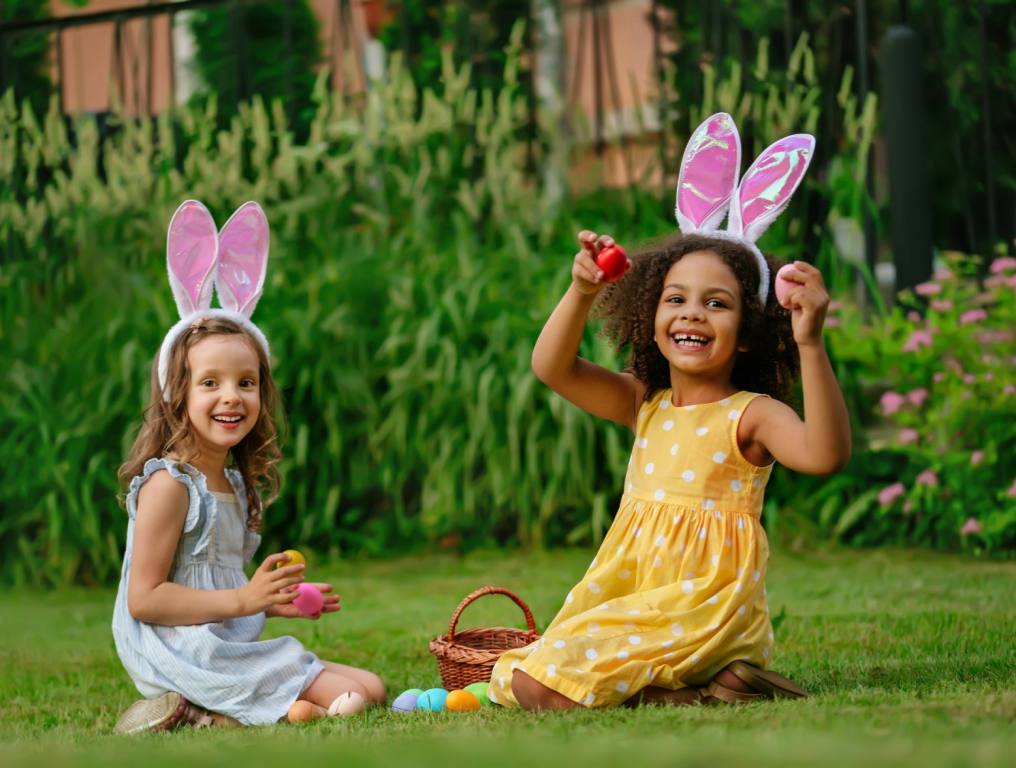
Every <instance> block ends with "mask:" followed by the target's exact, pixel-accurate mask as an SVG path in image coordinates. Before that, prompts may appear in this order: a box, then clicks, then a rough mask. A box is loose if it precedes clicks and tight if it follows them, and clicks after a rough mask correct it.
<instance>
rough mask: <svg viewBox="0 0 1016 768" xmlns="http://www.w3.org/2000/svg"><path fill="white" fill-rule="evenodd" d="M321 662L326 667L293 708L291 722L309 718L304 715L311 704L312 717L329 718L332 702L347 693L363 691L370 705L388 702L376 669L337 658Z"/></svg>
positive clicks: (290, 716)
mask: <svg viewBox="0 0 1016 768" xmlns="http://www.w3.org/2000/svg"><path fill="white" fill-rule="evenodd" d="M321 663H322V664H324V666H325V668H324V671H322V672H321V674H320V675H318V676H317V677H315V678H314V682H312V683H311V684H310V685H308V686H307V688H306V689H305V690H304V691H303V693H301V694H300V698H299V699H297V700H296V701H295V702H293V705H292V706H291V707H290V708H289V720H290V722H294V721H303V720H306V719H308V718H307V717H306V716H304V713H305V712H307V711H308V706H309V714H310V718H309V719H313V720H317V719H319V718H322V717H325V716H326V715H327V714H328V707H329V705H330V704H331V703H332V702H333V701H335V699H337V698H338V697H339V696H340V695H341V694H343V693H349V692H354V693H358V694H360V695H361V696H362V697H363V700H364V701H365V702H367V705H368V706H370V705H374V704H384V703H385V684H384V682H382V680H381V678H380V677H378V676H377V675H375V674H374V673H373V672H368V671H367V670H365V669H358V668H357V667H350V666H348V665H346V664H336V663H335V662H333V661H322V662H321Z"/></svg>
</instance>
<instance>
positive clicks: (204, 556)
mask: <svg viewBox="0 0 1016 768" xmlns="http://www.w3.org/2000/svg"><path fill="white" fill-rule="evenodd" d="M181 466H182V467H183V470H181V469H179V468H178V467H177V465H176V464H175V463H174V462H173V461H172V460H170V459H149V460H148V462H146V463H145V468H144V472H143V473H142V474H141V475H140V476H138V477H135V478H134V479H133V480H132V481H131V485H130V490H129V492H128V494H127V514H128V516H129V522H128V524H127V548H126V551H125V552H124V559H123V570H122V571H121V574H120V588H119V590H118V591H117V595H116V607H115V608H114V609H113V639H114V640H115V642H116V650H117V653H118V654H119V655H120V660H121V661H122V662H123V665H124V667H126V669H127V673H128V674H129V675H130V676H131V679H132V680H133V681H134V684H135V685H136V686H137V688H138V690H139V691H140V692H141V695H142V696H145V697H147V698H153V697H155V696H159V695H161V694H163V693H165V692H167V691H177V692H179V693H181V694H183V695H184V697H186V698H187V699H188V700H190V701H192V702H193V703H195V704H199V705H200V706H202V707H205V708H206V709H209V710H211V711H213V712H221V713H222V714H225V715H229V716H231V717H234V718H236V719H237V720H239V721H240V722H241V723H244V724H246V725H264V724H269V723H275V722H278V721H279V720H280V719H281V718H283V717H284V716H285V715H286V713H287V711H288V710H289V707H290V705H291V704H292V703H293V702H294V701H296V699H297V697H298V696H299V695H300V693H301V691H303V690H304V689H305V688H306V687H307V686H308V685H310V684H311V682H313V680H314V678H315V677H317V676H318V674H320V673H321V671H322V670H323V669H324V665H323V664H322V663H321V662H320V661H319V660H318V658H317V657H316V656H315V655H314V654H313V653H310V652H309V651H307V650H306V649H305V648H304V647H303V646H302V645H301V644H300V643H299V641H297V640H296V639H295V638H293V637H280V638H276V639H274V640H259V639H258V638H259V637H260V635H261V631H262V630H263V629H264V626H265V615H264V613H256V614H254V615H253V616H243V617H241V618H238V619H227V620H226V621H217V622H213V623H210V624H196V625H191V626H173V627H169V626H163V625H160V624H146V623H144V622H141V621H138V620H137V619H135V618H134V617H132V616H131V614H130V612H129V611H128V610H127V581H128V578H129V575H130V565H131V551H132V548H133V545H134V520H135V516H136V515H137V499H138V492H139V491H140V490H141V486H142V485H144V483H145V481H146V480H148V478H149V477H151V476H152V474H153V473H155V472H158V471H159V470H162V469H165V470H167V471H168V472H169V473H170V474H171V475H172V476H173V477H174V478H176V479H177V480H178V481H180V482H181V483H183V484H184V486H186V488H187V491H188V493H189V495H190V507H189V508H188V510H187V518H186V522H185V523H184V527H183V535H182V536H181V538H180V544H179V547H178V548H177V552H176V557H175V559H174V562H173V566H172V568H171V570H170V574H169V580H170V581H172V582H175V583H177V584H182V585H183V586H186V587H192V588H194V589H235V588H237V587H240V586H243V585H244V584H246V583H247V577H246V575H245V574H244V572H243V565H244V563H246V562H247V561H249V560H250V559H251V557H252V556H253V555H254V551H255V550H256V549H257V547H258V544H259V543H260V541H261V537H260V536H259V535H257V534H256V533H251V532H250V531H248V530H247V525H246V519H247V512H246V507H247V503H246V495H245V491H244V484H243V479H242V478H241V476H240V473H239V472H237V471H235V470H227V471H226V474H227V475H228V477H229V481H230V484H231V485H232V486H233V490H234V491H235V493H234V494H225V493H214V492H212V491H209V490H208V487H207V484H206V482H205V476H204V475H203V474H201V472H199V471H198V470H197V469H195V468H194V467H191V466H190V465H188V464H184V465H181Z"/></svg>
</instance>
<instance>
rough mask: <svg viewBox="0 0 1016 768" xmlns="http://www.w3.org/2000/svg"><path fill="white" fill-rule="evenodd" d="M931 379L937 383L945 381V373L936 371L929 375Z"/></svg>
mask: <svg viewBox="0 0 1016 768" xmlns="http://www.w3.org/2000/svg"><path fill="white" fill-rule="evenodd" d="M931 378H932V381H934V382H935V383H936V384H938V383H939V382H941V381H945V374H944V373H942V371H936V372H935V375H934V376H932V377H931Z"/></svg>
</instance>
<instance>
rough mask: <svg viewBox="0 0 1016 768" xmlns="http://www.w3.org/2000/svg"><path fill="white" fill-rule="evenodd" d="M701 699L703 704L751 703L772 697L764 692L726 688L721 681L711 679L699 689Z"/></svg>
mask: <svg viewBox="0 0 1016 768" xmlns="http://www.w3.org/2000/svg"><path fill="white" fill-rule="evenodd" d="M701 694H702V696H701V698H700V699H699V701H701V702H702V703H703V704H707V705H708V704H751V703H753V702H756V701H764V700H766V699H770V698H772V697H771V696H769V695H767V694H765V693H749V692H747V691H737V690H734V689H733V688H728V687H727V686H725V685H723V684H722V683H718V682H716V681H715V680H713V681H712V682H711V683H709V685H707V686H706V687H705V688H702V689H701Z"/></svg>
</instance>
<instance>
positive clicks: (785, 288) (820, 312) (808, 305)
mask: <svg viewBox="0 0 1016 768" xmlns="http://www.w3.org/2000/svg"><path fill="white" fill-rule="evenodd" d="M774 283H775V291H776V300H777V301H778V302H779V303H780V306H781V307H783V308H784V309H789V310H790V313H791V314H790V322H791V325H792V326H793V328H794V341H795V342H797V345H798V346H799V347H803V346H815V345H818V344H821V343H822V324H823V323H824V322H825V316H826V310H827V309H828V307H829V292H828V291H827V290H826V287H825V282H824V281H823V280H822V273H821V272H819V271H818V269H816V268H815V267H813V266H812V265H811V264H809V263H808V262H806V261H795V262H793V263H791V264H785V265H783V266H782V267H780V270H779V271H778V272H777V273H776V279H775V280H774Z"/></svg>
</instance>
